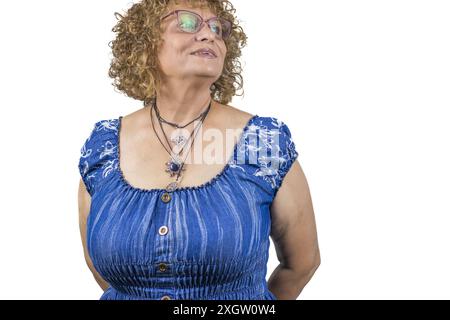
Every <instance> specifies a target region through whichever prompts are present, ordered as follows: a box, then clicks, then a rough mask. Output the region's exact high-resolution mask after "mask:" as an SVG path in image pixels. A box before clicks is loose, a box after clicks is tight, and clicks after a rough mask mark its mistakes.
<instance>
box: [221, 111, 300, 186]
mask: <svg viewBox="0 0 450 320" xmlns="http://www.w3.org/2000/svg"><path fill="white" fill-rule="evenodd" d="M269 120H270V123H269V125H265V124H264V122H263V121H264V118H257V119H256V120H255V122H256V124H255V123H252V124H251V125H250V126H248V127H247V130H245V131H244V133H243V135H242V139H241V140H240V141H239V145H238V148H237V155H236V159H233V160H232V161H231V162H230V163H229V165H230V167H232V168H236V169H237V168H239V169H241V170H242V171H244V172H245V169H244V167H243V165H244V164H256V165H257V169H256V171H255V172H254V173H253V175H254V176H257V177H262V178H263V179H264V180H265V181H267V182H268V183H269V184H270V186H271V187H272V188H273V189H275V188H277V187H278V186H279V185H280V183H281V180H282V179H283V177H284V175H285V174H286V170H287V169H288V168H287V167H286V166H287V165H288V164H290V163H289V160H291V159H292V158H293V157H295V156H296V154H297V152H296V151H295V144H294V142H293V141H292V139H291V137H290V136H288V135H284V136H283V137H282V139H281V138H280V134H281V133H282V132H285V131H284V130H285V129H287V127H283V126H286V124H284V123H283V122H282V121H281V120H278V119H276V118H273V117H269ZM272 127H273V128H272ZM280 143H282V144H283V145H280ZM284 150H286V151H285V152H282V151H284Z"/></svg>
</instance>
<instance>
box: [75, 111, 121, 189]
mask: <svg viewBox="0 0 450 320" xmlns="http://www.w3.org/2000/svg"><path fill="white" fill-rule="evenodd" d="M116 136H117V120H116V119H112V120H101V121H98V122H96V123H95V124H94V127H93V128H92V130H91V132H90V134H89V136H88V137H87V139H86V140H85V142H84V144H83V145H82V147H81V150H80V157H79V162H78V170H79V172H80V175H81V178H82V180H83V182H84V184H85V186H86V190H87V192H88V193H89V194H90V195H91V196H93V195H94V193H95V192H96V191H97V189H98V187H99V186H100V183H101V182H102V180H103V179H104V178H106V177H107V175H108V174H109V173H110V172H111V171H112V170H113V169H114V168H115V167H116V163H117V161H116Z"/></svg>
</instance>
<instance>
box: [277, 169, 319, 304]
mask: <svg viewBox="0 0 450 320" xmlns="http://www.w3.org/2000/svg"><path fill="white" fill-rule="evenodd" d="M270 211H271V217H272V226H271V233H270V236H271V238H272V240H273V242H274V245H275V250H276V253H277V257H278V260H279V261H280V264H279V265H278V267H277V268H276V269H275V270H274V272H273V273H272V274H271V276H270V278H269V281H268V287H269V290H270V291H271V292H272V293H273V294H274V295H275V296H276V297H277V299H278V300H296V299H297V297H298V296H299V295H300V293H301V292H302V290H303V288H304V287H305V286H306V284H307V283H308V282H309V280H310V279H311V278H312V276H313V275H314V273H315V271H316V270H317V268H318V267H319V265H320V251H319V244H318V239H317V230H316V222H315V217H314V210H313V205H312V200H311V194H310V191H309V186H308V183H307V181H306V177H305V174H304V173H303V170H302V168H301V166H300V163H299V162H298V160H296V161H295V162H294V163H293V164H292V166H291V168H290V170H289V172H288V173H287V174H286V176H285V177H284V180H283V184H282V185H281V187H280V189H279V190H278V192H277V194H276V197H275V199H274V200H273V202H272V205H271V209H270Z"/></svg>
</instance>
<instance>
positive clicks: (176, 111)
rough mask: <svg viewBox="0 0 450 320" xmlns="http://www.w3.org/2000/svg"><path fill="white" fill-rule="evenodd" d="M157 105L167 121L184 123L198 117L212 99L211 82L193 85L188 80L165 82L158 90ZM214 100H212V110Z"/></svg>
mask: <svg viewBox="0 0 450 320" xmlns="http://www.w3.org/2000/svg"><path fill="white" fill-rule="evenodd" d="M156 94H157V98H156V105H157V107H158V110H159V113H160V115H161V117H163V118H164V119H165V120H166V121H169V122H173V123H178V124H184V123H186V122H189V121H191V120H192V119H194V118H196V117H198V116H199V115H200V114H201V113H202V112H203V111H205V110H206V108H207V107H208V105H209V102H210V101H211V99H212V97H211V92H210V84H208V83H203V84H201V85H198V84H197V85H192V84H189V83H186V81H180V82H178V83H165V84H164V85H162V86H161V88H160V89H159V90H158V91H157V93H156ZM213 105H214V101H211V110H212V108H213Z"/></svg>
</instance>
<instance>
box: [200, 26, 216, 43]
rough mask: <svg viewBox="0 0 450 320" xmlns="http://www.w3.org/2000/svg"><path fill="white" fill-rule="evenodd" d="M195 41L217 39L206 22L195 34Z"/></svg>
mask: <svg viewBox="0 0 450 320" xmlns="http://www.w3.org/2000/svg"><path fill="white" fill-rule="evenodd" d="M196 36H197V39H200V40H202V41H203V39H208V40H210V41H211V40H214V39H216V37H217V34H216V33H214V32H213V31H212V30H211V28H210V27H209V25H208V24H207V23H206V22H203V24H202V26H201V27H200V30H199V31H198V32H197V35H196Z"/></svg>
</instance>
